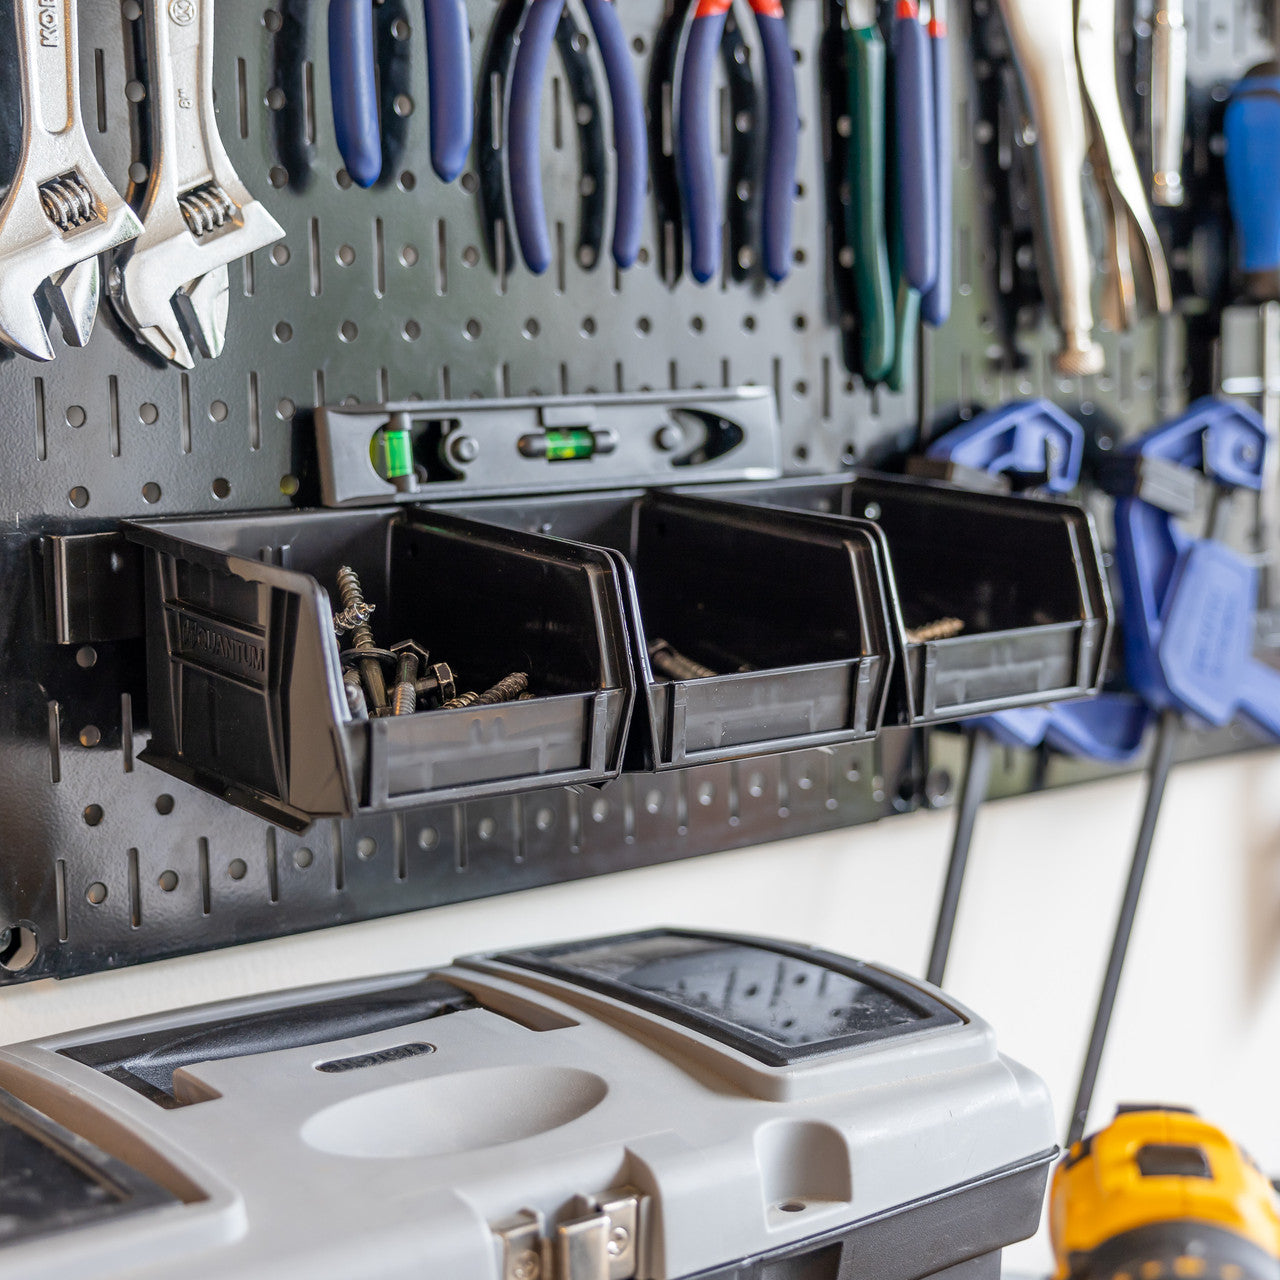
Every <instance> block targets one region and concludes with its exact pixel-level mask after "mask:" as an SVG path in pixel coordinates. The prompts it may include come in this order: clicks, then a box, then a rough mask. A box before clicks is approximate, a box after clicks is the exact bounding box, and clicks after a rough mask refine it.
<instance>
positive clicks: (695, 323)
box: [689, 316, 707, 333]
mask: <svg viewBox="0 0 1280 1280" xmlns="http://www.w3.org/2000/svg"><path fill="white" fill-rule="evenodd" d="M706 327H707V322H706V321H705V320H704V319H703V318H702V317H701V316H694V317H693V318H692V319H691V320H690V321H689V328H690V329H692V330H693V331H694V333H701V332H702V331H703V330H704V329H705V328H706Z"/></svg>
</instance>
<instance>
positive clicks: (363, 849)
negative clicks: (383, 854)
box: [356, 836, 378, 862]
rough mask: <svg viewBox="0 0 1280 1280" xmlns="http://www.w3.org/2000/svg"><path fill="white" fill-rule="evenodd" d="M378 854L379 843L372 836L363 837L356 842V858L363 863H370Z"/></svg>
mask: <svg viewBox="0 0 1280 1280" xmlns="http://www.w3.org/2000/svg"><path fill="white" fill-rule="evenodd" d="M377 852H378V842H377V841H376V840H375V839H374V838H373V837H372V836H361V837H360V839H359V840H357V841H356V857H357V858H359V859H360V861H361V862H368V861H369V859H370V858H372V857H373V855H374V854H375V853H377Z"/></svg>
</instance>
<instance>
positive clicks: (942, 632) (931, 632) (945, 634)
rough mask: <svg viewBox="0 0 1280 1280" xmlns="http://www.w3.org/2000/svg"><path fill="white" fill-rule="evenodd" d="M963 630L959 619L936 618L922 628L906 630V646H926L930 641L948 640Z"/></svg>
mask: <svg viewBox="0 0 1280 1280" xmlns="http://www.w3.org/2000/svg"><path fill="white" fill-rule="evenodd" d="M963 630H964V622H963V621H962V620H961V619H959V618H938V619H937V620H936V621H934V622H926V623H925V624H924V626H922V627H908V628H907V643H908V644H928V643H929V641H930V640H950V639H951V638H952V637H953V636H958V635H959V634H960V633H961V632H962V631H963Z"/></svg>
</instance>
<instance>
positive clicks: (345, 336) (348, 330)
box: [338, 320, 360, 342]
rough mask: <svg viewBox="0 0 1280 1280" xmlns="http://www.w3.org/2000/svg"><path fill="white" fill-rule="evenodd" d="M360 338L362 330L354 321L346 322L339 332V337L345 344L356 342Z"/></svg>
mask: <svg viewBox="0 0 1280 1280" xmlns="http://www.w3.org/2000/svg"><path fill="white" fill-rule="evenodd" d="M359 336H360V329H359V327H358V326H357V325H356V322H355V321H354V320H344V321H343V322H342V326H341V328H339V330H338V337H340V338H341V339H342V340H343V342H354V341H355V340H356V339H357V338H358V337H359Z"/></svg>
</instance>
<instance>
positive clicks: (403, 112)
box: [391, 93, 413, 118]
mask: <svg viewBox="0 0 1280 1280" xmlns="http://www.w3.org/2000/svg"><path fill="white" fill-rule="evenodd" d="M391 109H392V110H393V111H394V112H395V113H396V115H398V116H400V117H402V118H403V117H404V116H411V115H413V99H412V98H411V97H409V95H408V94H407V93H397V94H396V96H395V101H394V102H393V103H392V104H391Z"/></svg>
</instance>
